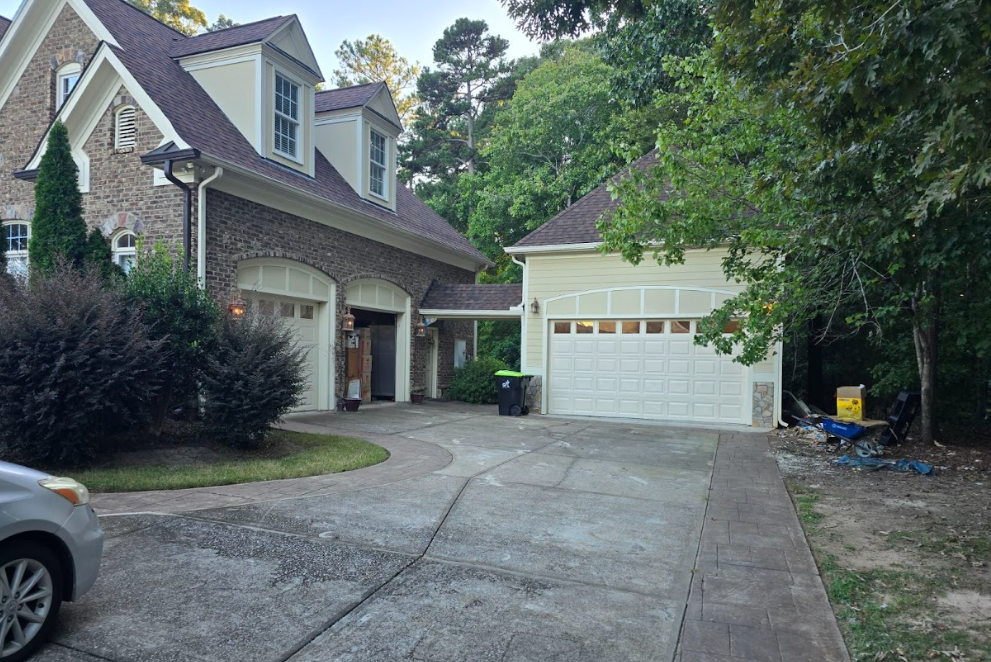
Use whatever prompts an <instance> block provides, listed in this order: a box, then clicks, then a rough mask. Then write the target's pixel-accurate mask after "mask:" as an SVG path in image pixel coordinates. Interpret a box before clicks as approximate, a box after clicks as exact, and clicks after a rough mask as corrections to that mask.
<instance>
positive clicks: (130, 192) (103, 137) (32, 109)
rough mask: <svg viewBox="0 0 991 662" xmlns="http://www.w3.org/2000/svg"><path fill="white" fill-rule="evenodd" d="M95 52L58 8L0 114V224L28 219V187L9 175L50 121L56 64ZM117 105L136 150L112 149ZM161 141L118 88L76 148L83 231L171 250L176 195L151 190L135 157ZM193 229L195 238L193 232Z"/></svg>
mask: <svg viewBox="0 0 991 662" xmlns="http://www.w3.org/2000/svg"><path fill="white" fill-rule="evenodd" d="M96 47H97V39H96V37H95V36H94V35H93V33H92V32H90V30H89V28H88V27H86V24H85V23H83V20H82V19H81V18H79V16H78V15H77V14H76V13H75V11H74V10H73V9H72V8H71V7H70V6H68V5H66V7H65V8H64V9H63V10H62V13H61V14H60V15H59V17H58V18H57V19H56V21H55V24H54V26H53V27H52V29H51V31H50V32H49V33H48V35H47V36H46V37H45V39H44V40H43V41H42V44H41V47H40V48H39V49H38V52H37V53H36V54H35V56H34V58H33V59H32V60H31V62H30V64H29V65H28V67H27V69H26V70H25V72H24V75H23V76H22V77H21V80H20V82H19V83H18V85H17V87H16V88H15V90H14V92H13V94H12V95H11V97H10V99H9V100H8V102H7V103H6V104H5V105H4V107H3V108H2V109H0V220H11V219H15V218H17V219H25V220H29V219H30V218H31V216H32V215H33V210H34V185H33V184H32V183H30V182H21V181H18V180H16V179H14V177H13V175H12V173H13V172H14V171H15V170H19V169H20V168H22V167H24V165H25V164H26V163H27V162H28V160H29V159H30V158H31V156H32V155H33V154H34V151H35V149H36V147H37V145H38V142H39V141H40V140H41V138H42V136H43V135H44V133H45V131H46V130H47V129H48V126H49V123H50V122H51V120H52V118H53V117H54V113H55V80H56V69H57V67H58V66H61V65H62V64H64V63H66V62H70V61H71V62H78V63H80V64H82V65H83V66H84V67H85V66H86V64H88V62H89V59H90V58H91V57H92V55H93V53H94V52H95V50H96ZM124 104H128V105H132V106H134V107H135V109H136V117H135V120H136V125H137V145H136V147H135V148H134V149H132V150H128V151H125V152H118V151H116V150H115V149H114V128H115V127H114V120H115V113H114V111H115V110H116V109H117V108H118V107H120V106H121V105H124ZM161 141H162V133H161V132H160V131H159V130H158V128H157V127H156V126H155V125H154V123H153V122H152V121H151V119H150V118H149V117H148V115H147V113H145V112H144V111H143V110H142V109H141V108H140V107H139V106H138V105H137V104H136V103H135V102H134V100H133V99H132V98H131V97H130V96H129V94H128V91H127V90H126V89H125V88H123V87H121V88H120V90H119V91H118V94H117V96H116V97H115V98H114V99H113V100H112V101H111V103H110V105H109V106H108V107H107V108H106V110H105V112H104V114H103V117H102V118H101V119H100V122H99V124H98V125H97V127H96V128H95V129H94V131H93V133H92V134H91V135H90V137H89V138H88V139H87V141H86V143H85V144H84V146H83V151H84V152H86V155H87V156H88V157H89V160H90V186H89V190H90V192H89V193H86V194H84V195H83V209H84V213H85V218H86V223H87V225H88V226H90V227H99V228H101V229H102V230H103V231H104V233H106V234H108V235H109V234H112V233H113V232H114V231H116V230H118V229H121V228H127V229H129V230H133V231H135V232H137V233H138V234H140V235H141V237H142V240H143V242H144V245H145V246H146V247H147V248H151V247H152V246H153V245H154V244H155V242H157V241H159V240H162V241H165V242H166V243H168V244H172V245H175V246H177V247H178V246H179V244H180V243H181V240H182V193H181V192H180V191H179V189H177V188H176V187H174V186H172V185H171V184H169V185H167V186H154V185H153V184H154V172H153V170H152V169H151V168H149V167H147V166H143V165H142V164H141V158H140V157H141V155H142V154H145V153H147V152H150V151H152V150H153V149H155V148H156V147H158V146H159V144H160V143H161ZM193 197H194V200H193V203H194V205H195V195H194V196H193ZM193 232H194V237H195V227H194V228H193ZM194 241H195V238H194Z"/></svg>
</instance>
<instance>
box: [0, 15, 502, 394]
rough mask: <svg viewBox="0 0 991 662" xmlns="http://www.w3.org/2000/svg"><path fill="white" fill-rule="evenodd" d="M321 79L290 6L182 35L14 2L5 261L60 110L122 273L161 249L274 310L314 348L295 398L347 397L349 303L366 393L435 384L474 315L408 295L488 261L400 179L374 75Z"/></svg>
mask: <svg viewBox="0 0 991 662" xmlns="http://www.w3.org/2000/svg"><path fill="white" fill-rule="evenodd" d="M322 80H323V76H322V75H321V72H320V67H319V65H318V64H317V62H316V60H315V58H314V56H313V53H312V51H311V49H310V46H309V43H308V41H307V37H306V34H305V33H304V31H303V28H302V26H301V25H300V23H299V21H298V19H297V18H296V17H295V16H280V17H276V18H272V19H268V20H265V21H260V22H257V23H252V24H249V25H244V26H239V27H236V28H231V29H228V30H223V31H219V32H213V33H206V34H202V35H197V36H194V37H187V36H185V35H183V34H180V33H178V32H176V31H174V30H172V29H171V28H169V27H167V26H165V25H163V24H162V23H159V22H158V21H156V20H154V19H152V18H151V17H149V16H147V15H145V14H144V13H142V12H140V11H138V10H136V9H134V8H133V7H131V6H130V5H128V4H127V3H126V2H123V0H26V1H25V2H24V3H23V4H22V5H21V7H20V9H19V10H18V12H17V14H16V16H15V17H14V19H13V21H8V20H7V19H2V18H0V222H2V223H3V225H4V226H6V228H7V231H8V233H7V234H8V241H7V245H6V246H4V247H2V248H4V249H6V250H7V255H8V261H9V265H10V268H11V269H12V270H14V271H24V270H25V269H26V266H27V265H26V262H27V254H26V249H27V243H28V242H29V241H30V232H31V230H30V222H31V217H32V206H33V201H34V192H33V183H32V182H33V180H34V178H35V177H36V174H37V168H38V164H39V162H40V159H41V156H42V154H43V150H44V146H45V139H46V135H47V131H48V129H49V127H50V126H51V124H52V122H53V121H54V120H55V119H60V120H61V121H62V122H63V123H64V124H65V125H66V126H67V127H68V129H69V134H70V140H71V143H72V150H73V155H74V157H75V159H76V162H77V164H78V166H79V171H80V176H79V183H80V188H81V190H82V191H83V198H84V207H85V217H86V222H87V224H88V225H89V226H90V227H98V228H101V229H102V231H103V232H104V233H105V234H106V235H107V237H108V238H109V240H110V241H111V245H112V248H113V254H114V260H115V261H116V262H118V263H119V264H120V265H121V266H122V267H124V268H125V269H127V268H129V267H130V265H132V264H133V263H134V261H135V260H138V259H140V255H139V253H140V252H141V250H143V248H142V247H144V249H148V248H150V247H151V246H153V245H155V244H156V243H158V242H164V243H165V244H167V245H170V246H172V247H174V249H175V250H176V251H177V252H178V253H179V254H180V255H182V254H184V255H185V257H186V259H188V260H189V264H190V268H191V269H194V270H195V271H196V273H197V274H198V277H199V279H200V282H201V284H202V285H203V286H204V287H206V288H207V289H208V290H209V291H210V292H211V293H212V294H213V295H214V296H215V297H216V298H217V299H218V301H220V302H221V303H222V304H224V305H226V304H227V302H229V301H230V300H232V299H233V298H235V297H238V296H241V297H243V298H244V299H246V300H247V301H248V302H249V305H253V306H257V307H258V309H259V310H261V311H262V312H265V313H269V314H275V315H279V316H281V317H283V318H284V319H285V320H286V322H287V323H289V324H291V325H292V326H294V327H295V328H296V330H297V332H298V333H299V336H300V338H302V339H303V340H304V342H305V343H306V346H307V347H308V348H309V352H308V358H309V364H310V379H309V383H308V387H307V391H306V395H305V404H304V407H303V408H305V409H329V408H333V407H334V406H335V404H336V402H337V399H338V398H339V397H341V396H343V395H344V394H345V392H346V390H347V381H348V378H349V377H348V370H349V367H348V365H347V360H348V359H347V357H348V346H349V344H350V345H353V344H354V343H355V341H354V340H353V336H351V335H350V334H349V333H347V332H346V331H344V330H342V319H343V318H344V316H345V314H346V312H347V311H348V310H349V309H350V311H351V313H352V314H353V315H354V317H355V326H356V327H357V328H358V329H359V330H360V329H362V328H363V327H366V328H368V329H369V331H368V332H365V333H362V337H372V336H374V338H375V341H374V342H373V344H372V347H373V351H372V354H373V356H372V369H373V370H374V371H375V375H374V376H373V382H374V388H373V390H374V393H373V395H374V396H376V397H380V398H384V399H394V400H396V401H406V400H409V398H410V392H411V391H412V390H414V389H417V388H425V389H426V390H427V394H428V395H431V396H436V395H441V394H442V393H443V389H444V388H445V386H446V385H447V383H448V381H449V379H450V376H451V373H452V371H453V369H454V367H455V365H456V364H460V363H461V362H463V361H464V360H465V359H466V357H467V356H468V355H470V354H471V353H473V350H472V349H471V348H472V347H473V345H474V323H473V320H472V319H469V318H468V317H465V318H457V317H453V318H448V319H443V320H440V319H426V320H424V319H423V318H421V316H420V312H419V311H420V308H421V306H422V303H423V301H424V298H425V297H426V296H427V294H428V291H429V290H430V289H431V286H435V287H437V288H443V287H445V286H453V285H466V284H472V283H474V282H475V280H476V274H477V273H478V272H479V271H480V270H482V269H484V268H486V267H487V266H489V264H490V263H489V262H488V260H486V258H485V257H484V256H483V255H481V254H480V253H479V252H478V251H477V250H476V249H475V248H474V247H472V246H471V244H470V243H469V242H468V241H467V240H466V239H465V238H464V237H463V236H461V235H460V234H459V233H458V232H457V231H455V230H454V229H453V228H451V226H450V225H448V224H447V223H446V222H445V221H444V220H443V219H442V218H440V217H439V216H437V215H436V214H434V213H433V212H432V211H431V210H430V209H429V208H428V207H427V206H426V205H424V204H423V203H422V202H421V201H420V200H418V199H417V198H416V197H415V196H414V195H413V194H412V193H411V192H410V191H409V190H408V189H406V188H405V187H404V186H402V185H401V184H399V183H398V182H397V180H396V141H397V139H398V137H399V135H400V132H401V131H402V127H401V124H400V120H399V117H398V114H397V113H396V110H395V106H394V105H393V101H392V97H391V95H390V93H389V90H388V89H387V88H386V86H385V85H384V84H381V83H379V84H370V85H363V86H358V87H352V88H346V89H337V90H329V91H325V92H318V91H317V90H316V87H317V84H318V83H320V82H321V81H322ZM506 294H507V295H508V296H509V297H510V298H513V297H514V296H515V297H516V301H513V302H510V303H511V304H513V305H518V304H519V302H520V299H519V297H520V292H519V290H517V291H516V292H515V293H514V292H512V291H510V292H507V293H506ZM434 298H436V296H435V297H434ZM504 303H505V302H499V305H500V306H503V304H504ZM504 307H508V306H504ZM421 322H425V323H426V324H427V325H428V331H427V333H426V334H425V335H423V334H422V331H421V332H420V333H418V332H417V331H418V326H419V325H420V323H421ZM418 336H420V337H418ZM350 370H351V372H352V373H353V371H354V367H353V366H351V368H350ZM352 376H353V375H352Z"/></svg>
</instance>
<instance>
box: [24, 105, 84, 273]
mask: <svg viewBox="0 0 991 662" xmlns="http://www.w3.org/2000/svg"><path fill="white" fill-rule="evenodd" d="M34 201H35V209H34V220H33V221H32V226H31V242H30V243H29V244H28V257H29V258H30V261H31V269H32V271H33V272H36V273H41V274H45V273H49V272H51V270H52V268H53V267H54V266H55V264H56V263H57V262H58V261H59V260H64V261H65V262H66V263H67V264H71V265H73V266H75V267H77V268H82V267H83V264H84V262H85V258H86V254H87V249H86V246H87V238H86V223H85V221H83V196H82V193H80V192H79V169H78V168H77V167H76V162H75V161H73V160H72V148H71V147H70V146H69V131H68V129H66V128H65V125H64V124H62V122H60V121H56V122H55V124H54V125H52V130H51V132H50V133H49V135H48V148H47V150H46V151H45V155H44V156H43V157H42V158H41V168H40V170H39V171H38V181H37V183H36V184H35V187H34Z"/></svg>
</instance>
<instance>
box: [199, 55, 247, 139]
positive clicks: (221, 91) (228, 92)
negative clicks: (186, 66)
mask: <svg viewBox="0 0 991 662" xmlns="http://www.w3.org/2000/svg"><path fill="white" fill-rule="evenodd" d="M255 67H256V64H255V61H254V60H252V61H248V62H235V63H233V64H218V65H217V66H214V67H209V68H205V69H194V70H192V71H190V72H189V73H190V74H192V76H193V78H195V79H196V82H197V83H199V84H200V86H201V87H202V88H203V89H204V90H206V92H207V94H209V95H210V98H212V99H213V100H214V101H215V102H216V104H217V105H218V106H220V109H221V110H222V111H224V114H225V115H227V117H228V118H230V120H231V122H233V124H234V126H236V127H237V129H238V131H240V132H241V134H242V135H244V137H245V138H247V139H248V141H249V142H250V143H251V144H252V145H254V144H255V143H256V142H257V141H258V123H257V121H256V112H255V99H256V98H257V79H258V75H257V72H256V71H255ZM256 149H257V146H256Z"/></svg>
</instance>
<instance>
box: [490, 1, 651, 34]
mask: <svg viewBox="0 0 991 662" xmlns="http://www.w3.org/2000/svg"><path fill="white" fill-rule="evenodd" d="M500 1H501V2H502V5H503V6H504V7H505V8H506V11H507V12H508V13H509V16H510V17H511V18H514V19H516V21H517V24H518V25H519V26H520V28H521V29H522V30H523V32H525V33H526V34H528V35H529V36H531V37H537V38H540V39H558V38H561V37H577V36H579V35H581V34H583V33H585V32H588V31H589V30H591V29H592V28H594V27H600V26H601V25H602V24H603V22H604V21H605V17H607V16H609V15H614V16H616V17H617V18H622V19H624V20H636V19H639V18H642V17H643V15H644V14H645V13H646V12H647V10H648V9H649V8H650V7H652V6H655V5H657V4H660V3H659V1H658V0H500Z"/></svg>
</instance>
